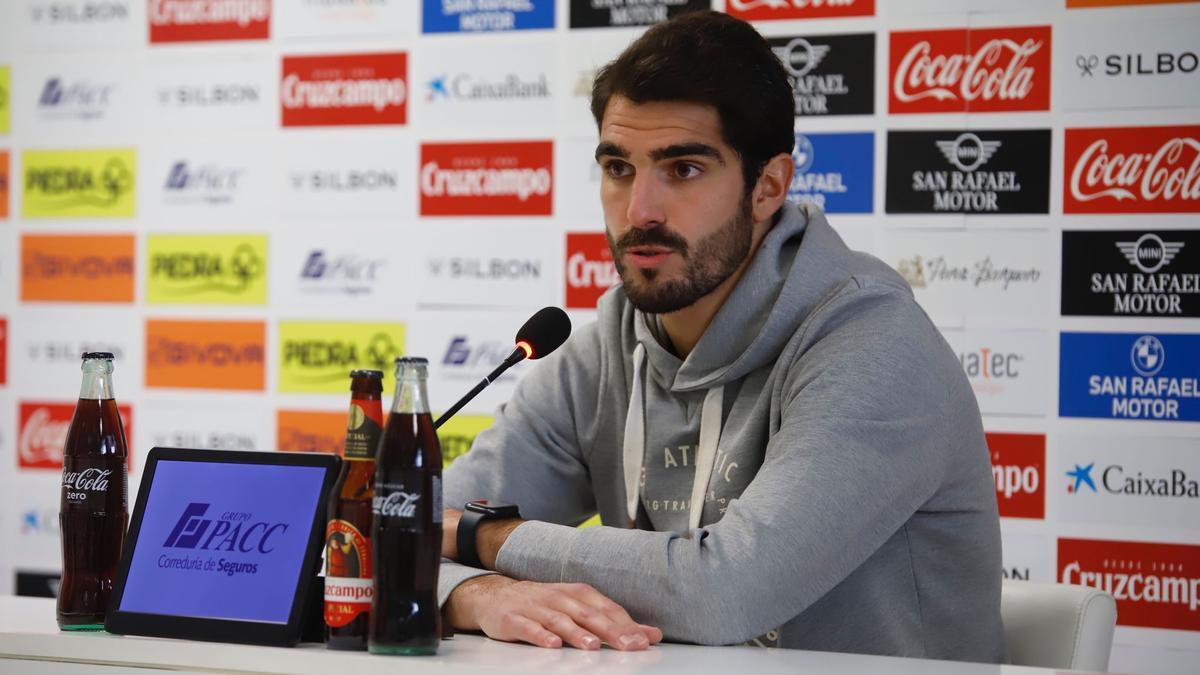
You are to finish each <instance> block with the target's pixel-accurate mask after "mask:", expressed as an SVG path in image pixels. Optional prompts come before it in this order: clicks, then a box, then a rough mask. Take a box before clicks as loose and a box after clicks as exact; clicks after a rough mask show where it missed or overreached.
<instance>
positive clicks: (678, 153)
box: [650, 143, 725, 166]
mask: <svg viewBox="0 0 1200 675" xmlns="http://www.w3.org/2000/svg"><path fill="white" fill-rule="evenodd" d="M694 155H699V156H701V157H710V158H712V159H715V160H717V162H719V163H720V164H721V166H725V157H724V155H722V154H721V151H720V150H717V149H716V148H714V147H713V146H711V145H708V144H707V143H679V144H677V145H668V146H667V147H665V148H659V149H657V150H651V151H650V159H652V160H654V161H656V162H659V161H662V160H664V159H675V158H677V157H689V156H694Z"/></svg>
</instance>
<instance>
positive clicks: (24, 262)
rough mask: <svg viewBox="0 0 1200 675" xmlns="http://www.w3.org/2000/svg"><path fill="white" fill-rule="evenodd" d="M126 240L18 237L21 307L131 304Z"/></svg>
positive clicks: (130, 255) (130, 249)
mask: <svg viewBox="0 0 1200 675" xmlns="http://www.w3.org/2000/svg"><path fill="white" fill-rule="evenodd" d="M134 246H135V243H134V236H133V235H132V234H84V235H74V234H23V235H21V300H22V301H23V302H133V287H134V271H135V267H136V266H135V263H134V256H135V253H134Z"/></svg>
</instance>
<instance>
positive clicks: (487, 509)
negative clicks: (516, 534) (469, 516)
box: [463, 502, 520, 518]
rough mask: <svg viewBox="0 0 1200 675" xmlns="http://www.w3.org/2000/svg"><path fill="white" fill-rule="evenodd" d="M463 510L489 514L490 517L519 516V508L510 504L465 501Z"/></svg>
mask: <svg viewBox="0 0 1200 675" xmlns="http://www.w3.org/2000/svg"><path fill="white" fill-rule="evenodd" d="M463 510H464V511H474V512H475V513H482V514H483V515H485V516H490V517H492V518H519V517H520V510H519V509H518V508H517V507H516V506H514V505H511V504H505V505H502V506H492V505H489V504H480V503H479V502H467V504H466V506H465V507H463Z"/></svg>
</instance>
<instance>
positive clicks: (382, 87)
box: [279, 52, 409, 127]
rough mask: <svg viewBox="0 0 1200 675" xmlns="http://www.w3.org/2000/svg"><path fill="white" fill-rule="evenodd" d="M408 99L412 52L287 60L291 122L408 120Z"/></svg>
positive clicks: (285, 89)
mask: <svg viewBox="0 0 1200 675" xmlns="http://www.w3.org/2000/svg"><path fill="white" fill-rule="evenodd" d="M408 98H409V95H408V54H407V52H379V53H372V54H329V55H320V56H286V57H284V59H283V80H282V81H281V82H280V85H279V100H280V105H281V107H282V111H283V112H282V116H283V117H282V119H283V126H285V127H303V126H343V125H364V124H393V125H394V124H405V123H407V122H408Z"/></svg>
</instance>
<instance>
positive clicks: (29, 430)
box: [17, 401, 133, 471]
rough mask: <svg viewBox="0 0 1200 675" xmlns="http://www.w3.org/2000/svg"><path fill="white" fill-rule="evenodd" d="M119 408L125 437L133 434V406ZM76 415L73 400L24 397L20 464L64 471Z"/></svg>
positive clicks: (20, 415)
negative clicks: (36, 400)
mask: <svg viewBox="0 0 1200 675" xmlns="http://www.w3.org/2000/svg"><path fill="white" fill-rule="evenodd" d="M117 411H118V412H119V413H120V414H121V424H122V426H124V428H125V437H126V438H133V409H132V408H130V407H129V406H128V405H124V404H118V405H117ZM74 415H75V404H74V403H44V402H25V401H22V402H21V403H20V405H19V406H18V412H17V421H18V425H17V426H18V431H17V466H18V467H20V468H22V469H50V470H53V471H62V468H63V448H64V447H65V446H66V444H67V432H69V431H70V429H71V418H72V417H73V416H74ZM130 460H132V452H130Z"/></svg>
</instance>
